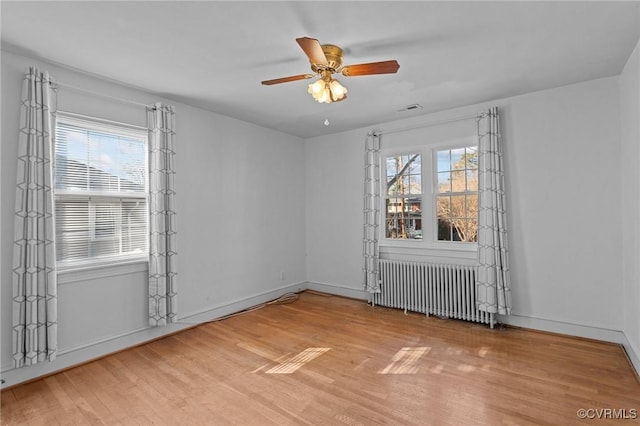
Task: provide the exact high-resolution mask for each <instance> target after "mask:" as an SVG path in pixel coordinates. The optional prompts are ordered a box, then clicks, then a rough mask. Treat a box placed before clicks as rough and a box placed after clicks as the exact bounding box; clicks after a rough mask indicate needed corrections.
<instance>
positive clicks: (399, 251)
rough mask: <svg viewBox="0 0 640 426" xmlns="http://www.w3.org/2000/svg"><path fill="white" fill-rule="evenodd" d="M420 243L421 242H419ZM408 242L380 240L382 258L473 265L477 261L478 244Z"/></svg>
mask: <svg viewBox="0 0 640 426" xmlns="http://www.w3.org/2000/svg"><path fill="white" fill-rule="evenodd" d="M418 244H419V243H418ZM418 244H415V245H413V244H406V243H390V242H388V241H385V242H380V244H379V247H380V257H381V258H382V259H391V260H400V261H403V260H404V261H411V262H438V263H457V264H465V265H472V264H475V263H476V262H477V257H478V255H477V254H478V246H477V245H476V244H460V245H458V246H456V244H455V243H454V244H446V243H445V244H441V245H440V244H429V245H426V244H419V245H418Z"/></svg>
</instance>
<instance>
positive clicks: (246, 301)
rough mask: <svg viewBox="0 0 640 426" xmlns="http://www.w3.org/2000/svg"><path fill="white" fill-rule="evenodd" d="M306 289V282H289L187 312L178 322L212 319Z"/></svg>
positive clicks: (189, 322) (185, 322) (201, 321)
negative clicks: (258, 292)
mask: <svg viewBox="0 0 640 426" xmlns="http://www.w3.org/2000/svg"><path fill="white" fill-rule="evenodd" d="M306 289H307V283H306V282H300V283H296V284H289V285H286V286H282V287H280V288H277V289H275V290H271V291H267V292H264V293H260V294H257V295H254V296H250V297H246V298H242V299H236V300H232V301H230V302H227V303H224V304H221V305H218V306H215V307H213V308H208V309H205V310H202V311H199V312H194V313H190V314H187V315H185V316H183V317H181V318H179V319H178V324H201V323H203V322H207V321H212V320H215V319H218V318H221V317H224V316H227V315H230V314H234V313H236V312H240V311H242V310H244V309H247V308H251V307H253V306H256V305H259V304H261V303H265V302H268V301H270V300H274V299H277V298H278V297H280V296H283V295H285V294H287V293H298V292H300V291H303V290H306Z"/></svg>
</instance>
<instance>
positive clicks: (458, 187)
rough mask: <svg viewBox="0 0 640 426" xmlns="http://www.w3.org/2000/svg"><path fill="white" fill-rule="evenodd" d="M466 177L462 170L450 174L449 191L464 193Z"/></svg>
mask: <svg viewBox="0 0 640 426" xmlns="http://www.w3.org/2000/svg"><path fill="white" fill-rule="evenodd" d="M466 184H467V182H466V176H465V172H464V170H455V171H453V172H451V190H452V191H453V192H464V191H465V188H466Z"/></svg>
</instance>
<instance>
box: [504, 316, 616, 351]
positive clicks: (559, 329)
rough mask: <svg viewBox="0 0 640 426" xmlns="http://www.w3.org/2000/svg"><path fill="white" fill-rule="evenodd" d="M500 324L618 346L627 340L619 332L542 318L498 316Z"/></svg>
mask: <svg viewBox="0 0 640 426" xmlns="http://www.w3.org/2000/svg"><path fill="white" fill-rule="evenodd" d="M498 322H500V323H502V324H508V325H513V326H516V327H522V328H530V329H533V330H540V331H548V332H551V333H558V334H567V335H569V336H576V337H584V338H586V339H593V340H601V341H604V342H611V343H617V344H622V343H623V342H624V341H625V340H626V339H625V337H624V333H622V331H619V330H611V329H608V328H600V327H593V326H588V325H580V324H572V323H568V322H562V321H555V320H547V319H542V318H534V317H525V316H521V315H508V316H505V315H498Z"/></svg>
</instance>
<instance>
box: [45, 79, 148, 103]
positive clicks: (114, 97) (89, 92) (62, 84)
mask: <svg viewBox="0 0 640 426" xmlns="http://www.w3.org/2000/svg"><path fill="white" fill-rule="evenodd" d="M52 86H53V89H54V90H57V89H58V87H64V88H67V89H69V90H73V91H75V92H80V93H86V94H89V95H93V96H98V97H100V98H104V99H110V100H112V101H117V102H122V103H125V104H131V105H136V106H142V107H145V108H153V105H148V104H144V103H142V102H137V101H132V100H130V99H123V98H118V97H116V96H110V95H105V94H103V93H98V92H94V91H92V90H87V89H83V88H81V87H77V86H73V85H71V84H67V83H62V82H59V81H55V82H53V83H52Z"/></svg>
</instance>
